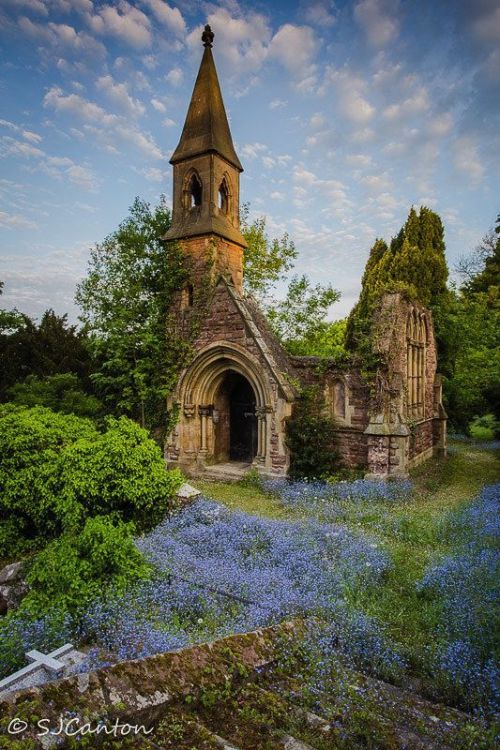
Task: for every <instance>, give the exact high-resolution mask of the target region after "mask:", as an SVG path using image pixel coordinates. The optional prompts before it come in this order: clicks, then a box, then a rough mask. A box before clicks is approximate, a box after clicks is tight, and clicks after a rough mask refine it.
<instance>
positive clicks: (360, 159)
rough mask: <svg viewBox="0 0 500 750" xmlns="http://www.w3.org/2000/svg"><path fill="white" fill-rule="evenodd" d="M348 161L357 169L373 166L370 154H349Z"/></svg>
mask: <svg viewBox="0 0 500 750" xmlns="http://www.w3.org/2000/svg"><path fill="white" fill-rule="evenodd" d="M346 161H347V163H348V164H352V165H353V166H355V167H370V166H371V165H372V164H373V160H372V157H371V156H370V155H369V154H348V155H347V156H346Z"/></svg>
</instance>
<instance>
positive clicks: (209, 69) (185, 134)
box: [170, 27, 243, 172]
mask: <svg viewBox="0 0 500 750" xmlns="http://www.w3.org/2000/svg"><path fill="white" fill-rule="evenodd" d="M207 29H208V30H207ZM202 39H203V42H204V45H205V51H204V53H203V58H202V61H201V65H200V70H199V72H198V77H197V79H196V83H195V84H194V89H193V95H192V97H191V103H190V105H189V109H188V113H187V116H186V122H185V123H184V128H183V130H182V135H181V139H180V141H179V144H178V146H177V148H176V149H175V151H174V153H173V154H172V158H171V159H170V163H171V164H175V163H176V162H179V161H182V160H183V159H187V158H189V157H192V156H197V155H199V154H205V153H207V152H209V151H216V152H217V153H218V154H220V156H222V157H223V158H224V159H226V161H228V162H229V163H230V164H233V166H235V167H236V169H239V170H240V172H242V171H243V167H242V166H241V162H240V160H239V159H238V157H237V155H236V151H235V150H234V146H233V139H232V137H231V131H230V130H229V123H228V121H227V115H226V110H225V108H224V102H223V100H222V94H221V90H220V85H219V79H218V77H217V71H216V69H215V63H214V58H213V55H212V41H213V33H212V32H211V30H210V28H209V27H205V32H204V34H203V37H202Z"/></svg>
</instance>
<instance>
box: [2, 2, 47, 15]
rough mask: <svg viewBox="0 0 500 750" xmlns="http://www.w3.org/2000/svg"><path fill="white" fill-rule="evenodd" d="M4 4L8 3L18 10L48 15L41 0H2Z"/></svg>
mask: <svg viewBox="0 0 500 750" xmlns="http://www.w3.org/2000/svg"><path fill="white" fill-rule="evenodd" d="M3 3H4V4H5V5H10V6H12V7H14V8H16V9H19V10H25V9H26V10H31V11H33V13H39V14H40V15H41V16H48V15H49V11H48V10H47V6H46V5H45V3H44V2H43V0H3Z"/></svg>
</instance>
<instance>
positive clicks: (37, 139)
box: [0, 120, 43, 143]
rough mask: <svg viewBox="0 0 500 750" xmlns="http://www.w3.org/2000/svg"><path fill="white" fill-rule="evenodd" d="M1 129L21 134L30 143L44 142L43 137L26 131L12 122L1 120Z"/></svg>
mask: <svg viewBox="0 0 500 750" xmlns="http://www.w3.org/2000/svg"><path fill="white" fill-rule="evenodd" d="M0 127H4V128H8V129H9V130H13V131H14V132H15V133H20V135H21V136H22V137H23V138H24V139H25V140H26V141H29V142H30V143H41V142H42V141H43V138H42V136H41V135H39V134H38V133H34V132H33V131H32V130H25V129H24V128H23V127H21V126H20V125H16V123H15V122H10V120H0Z"/></svg>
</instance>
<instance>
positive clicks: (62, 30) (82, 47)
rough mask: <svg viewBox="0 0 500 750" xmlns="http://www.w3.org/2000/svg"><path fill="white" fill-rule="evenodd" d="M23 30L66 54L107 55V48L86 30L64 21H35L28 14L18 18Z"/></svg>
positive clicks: (101, 56) (100, 57)
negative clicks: (45, 22) (42, 22)
mask: <svg viewBox="0 0 500 750" xmlns="http://www.w3.org/2000/svg"><path fill="white" fill-rule="evenodd" d="M17 23H18V26H19V28H20V29H21V31H22V32H23V33H24V34H26V35H27V36H30V37H32V38H33V39H38V40H40V41H41V42H43V43H45V44H46V45H48V46H49V47H51V48H53V49H55V50H56V51H60V50H63V49H64V52H65V53H66V54H69V53H76V56H79V55H84V56H86V57H89V58H93V59H95V58H97V59H102V58H104V57H105V56H106V48H105V47H104V45H103V44H101V42H98V41H97V40H96V39H94V37H93V36H91V35H90V34H87V33H86V32H85V31H76V30H75V29H74V28H73V26H69V25H68V24H64V23H52V22H50V23H48V24H40V23H34V22H33V21H31V20H30V19H29V18H26V16H21V18H19V19H18V22H17Z"/></svg>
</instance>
